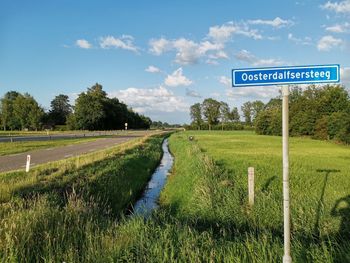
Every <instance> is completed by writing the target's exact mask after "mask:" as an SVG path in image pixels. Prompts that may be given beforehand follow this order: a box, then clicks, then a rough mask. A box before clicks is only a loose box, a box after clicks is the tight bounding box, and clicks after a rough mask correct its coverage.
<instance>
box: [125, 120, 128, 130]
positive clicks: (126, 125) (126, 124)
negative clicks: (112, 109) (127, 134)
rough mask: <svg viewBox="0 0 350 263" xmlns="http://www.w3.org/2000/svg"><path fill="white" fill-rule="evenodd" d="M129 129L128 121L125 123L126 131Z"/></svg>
mask: <svg viewBox="0 0 350 263" xmlns="http://www.w3.org/2000/svg"><path fill="white" fill-rule="evenodd" d="M127 130H128V123H127V122H126V123H125V131H127Z"/></svg>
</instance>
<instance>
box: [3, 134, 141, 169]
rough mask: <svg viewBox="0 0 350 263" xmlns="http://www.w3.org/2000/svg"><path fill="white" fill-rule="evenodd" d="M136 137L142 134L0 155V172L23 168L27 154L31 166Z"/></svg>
mask: <svg viewBox="0 0 350 263" xmlns="http://www.w3.org/2000/svg"><path fill="white" fill-rule="evenodd" d="M137 137H142V135H141V134H140V135H126V136H118V137H110V138H101V139H97V140H96V141H92V142H85V143H84V142H83V143H78V144H72V145H67V146H62V147H55V148H48V149H42V150H34V151H29V152H25V153H18V154H12V155H6V156H0V172H6V171H11V170H18V169H25V164H26V160H27V155H30V156H31V167H33V166H35V165H38V164H42V163H47V162H52V161H57V160H61V159H65V158H70V157H73V156H77V155H81V154H84V153H90V152H94V151H97V150H102V149H105V148H108V147H112V146H115V145H117V144H121V143H124V142H127V141H130V140H133V139H135V138H137Z"/></svg>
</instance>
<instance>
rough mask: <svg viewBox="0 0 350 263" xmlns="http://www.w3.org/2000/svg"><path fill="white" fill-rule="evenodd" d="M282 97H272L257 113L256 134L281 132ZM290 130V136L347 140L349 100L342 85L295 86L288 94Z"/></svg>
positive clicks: (348, 139) (349, 111)
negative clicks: (302, 87) (303, 87)
mask: <svg viewBox="0 0 350 263" xmlns="http://www.w3.org/2000/svg"><path fill="white" fill-rule="evenodd" d="M281 115H282V98H281V96H279V97H277V98H273V99H271V100H270V101H269V102H268V103H267V104H266V105H265V106H264V109H263V110H262V111H261V112H260V114H259V115H258V116H257V119H256V123H255V131H256V132H257V133H258V134H266V135H281V129H282V128H281V127H282V116H281ZM289 132H290V134H291V135H292V136H311V137H313V138H317V139H323V140H332V139H335V140H338V141H341V142H344V143H347V144H349V143H350V99H349V93H348V92H347V90H346V89H345V87H344V86H341V85H324V86H321V87H320V86H317V87H316V86H315V85H310V86H308V87H307V88H306V89H301V88H300V87H297V86H294V87H291V88H290V95H289Z"/></svg>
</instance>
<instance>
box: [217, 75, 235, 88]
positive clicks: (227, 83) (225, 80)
mask: <svg viewBox="0 0 350 263" xmlns="http://www.w3.org/2000/svg"><path fill="white" fill-rule="evenodd" d="M219 82H220V83H221V84H223V85H224V86H227V87H231V86H232V81H231V79H230V78H228V77H226V76H220V77H219Z"/></svg>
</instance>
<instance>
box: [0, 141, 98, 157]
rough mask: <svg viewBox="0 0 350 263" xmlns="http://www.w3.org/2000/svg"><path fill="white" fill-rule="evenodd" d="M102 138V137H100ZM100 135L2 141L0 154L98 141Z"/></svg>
mask: <svg viewBox="0 0 350 263" xmlns="http://www.w3.org/2000/svg"><path fill="white" fill-rule="evenodd" d="M100 138H101V137H100ZM97 139H99V137H93V138H91V137H90V138H78V139H57V140H51V141H28V142H24V141H23V142H0V156H3V155H9V154H16V153H22V152H28V151H32V150H41V149H47V148H52V147H58V146H66V145H71V144H77V143H82V142H91V141H96V140H97Z"/></svg>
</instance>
